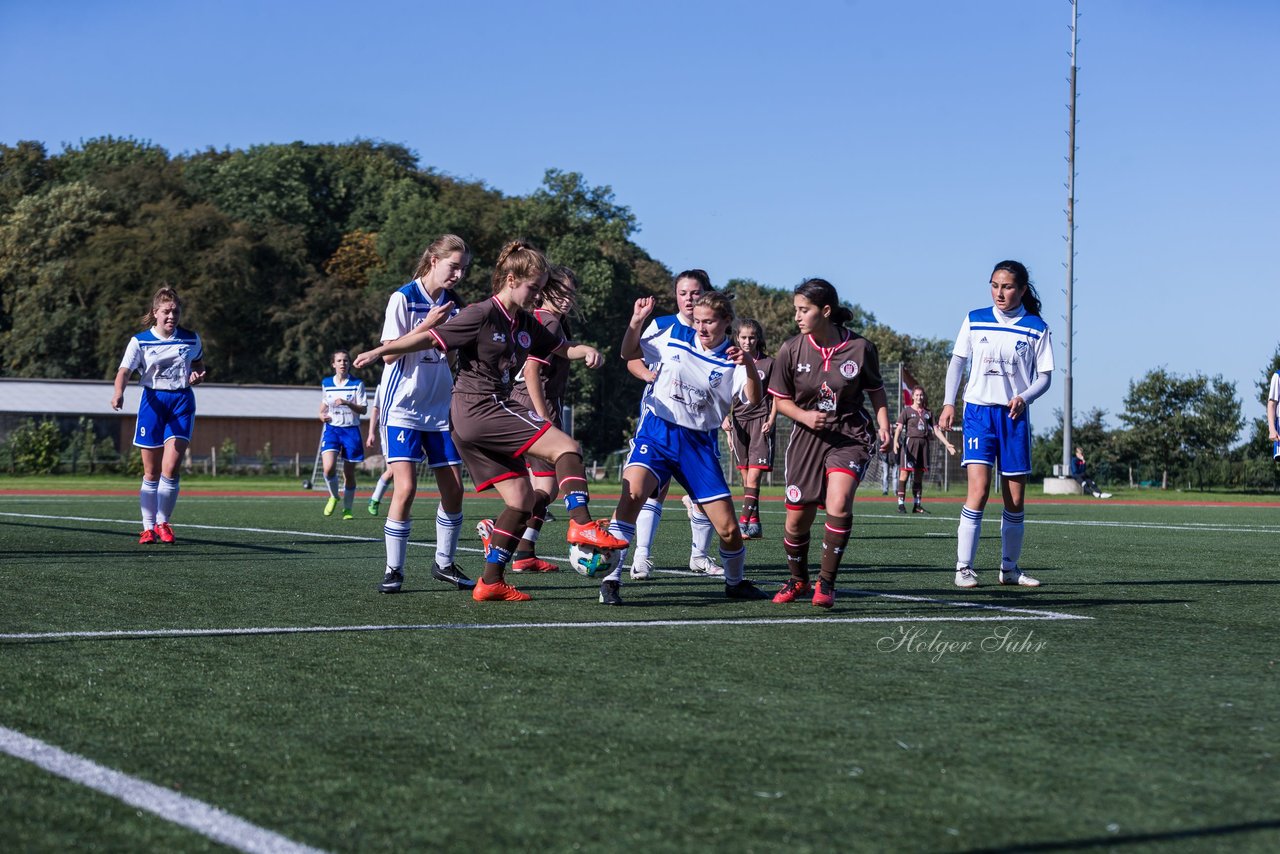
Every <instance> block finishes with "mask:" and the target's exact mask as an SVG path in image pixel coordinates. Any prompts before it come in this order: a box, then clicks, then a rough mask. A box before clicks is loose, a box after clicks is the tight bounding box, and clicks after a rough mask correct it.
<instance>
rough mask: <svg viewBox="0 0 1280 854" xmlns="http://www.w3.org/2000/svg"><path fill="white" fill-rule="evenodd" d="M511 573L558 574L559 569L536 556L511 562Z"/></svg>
mask: <svg viewBox="0 0 1280 854" xmlns="http://www.w3.org/2000/svg"><path fill="white" fill-rule="evenodd" d="M511 571H512V572H559V571H560V567H558V566H556V565H555V564H554V563H552V562H551V561H547V560H543V559H542V558H540V557H537V556H536V555H535V556H534V557H527V558H524V559H523V560H515V561H512V562H511Z"/></svg>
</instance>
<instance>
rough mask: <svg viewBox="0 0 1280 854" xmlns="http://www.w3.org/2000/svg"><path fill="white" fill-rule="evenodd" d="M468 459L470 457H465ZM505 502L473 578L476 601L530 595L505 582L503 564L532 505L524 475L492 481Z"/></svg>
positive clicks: (522, 598) (520, 599)
mask: <svg viewBox="0 0 1280 854" xmlns="http://www.w3.org/2000/svg"><path fill="white" fill-rule="evenodd" d="M468 459H470V458H468ZM493 486H494V488H495V489H497V490H498V494H499V495H500V496H501V497H502V502H503V504H504V505H505V506H504V507H503V508H502V512H500V513H499V514H498V518H497V519H495V520H494V523H493V532H492V534H491V535H490V540H489V549H488V551H487V552H486V554H485V557H484V575H483V576H482V577H481V579H480V580H479V581H478V582H476V586H475V589H474V590H473V591H472V592H471V598H473V599H475V600H476V601H477V602H496V601H504V602H524V601H527V600H529V599H530V598H532V597H530V596H529V594H527V593H522V592H520V591H519V590H517V589H516V588H514V587H512V586H511V585H509V584H507V582H506V578H505V575H506V570H507V564H508V563H510V562H511V556H512V554H513V553H514V551H515V547H516V543H518V542H519V541H520V533H519V532H520V531H523V530H524V528H525V525H526V523H527V522H528V520H529V513H530V512H531V510H532V507H533V488H532V486H530V484H529V479H528V478H527V477H523V476H519V477H509V478H506V479H505V480H498V481H495V482H494V483H493Z"/></svg>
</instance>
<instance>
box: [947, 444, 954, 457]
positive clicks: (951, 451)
mask: <svg viewBox="0 0 1280 854" xmlns="http://www.w3.org/2000/svg"><path fill="white" fill-rule="evenodd" d="M947 453H948V454H950V455H951V456H953V457H954V456H955V455H956V446H955V445H953V444H951V443H950V442H948V443H947Z"/></svg>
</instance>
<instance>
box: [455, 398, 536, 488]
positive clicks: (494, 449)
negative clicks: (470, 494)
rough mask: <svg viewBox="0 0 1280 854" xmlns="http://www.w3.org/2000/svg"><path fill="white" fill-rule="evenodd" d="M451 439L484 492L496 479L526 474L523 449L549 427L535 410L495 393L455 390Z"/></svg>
mask: <svg viewBox="0 0 1280 854" xmlns="http://www.w3.org/2000/svg"><path fill="white" fill-rule="evenodd" d="M449 421H450V424H451V426H452V428H453V443H454V445H456V446H457V447H458V453H459V454H461V455H462V462H463V463H465V464H466V466H467V471H468V472H469V473H470V474H471V481H472V483H474V484H475V487H476V492H483V491H484V490H486V489H488V488H490V487H491V486H493V485H494V484H495V483H497V482H498V481H502V480H508V479H510V478H513V477H526V476H527V470H526V468H525V464H524V453H525V451H527V450H529V446H530V445H532V444H533V443H534V442H536V441H537V440H538V438H539V437H540V436H541V435H542V434H543V433H545V432H547V431H548V430H550V429H551V424H550V423H549V422H547V421H543V420H542V417H541V416H540V415H538V414H537V413H536V412H531V411H530V410H529V409H527V408H525V407H522V406H520V405H519V404H518V403H515V402H514V401H511V400H503V399H502V398H499V397H498V396H497V395H492V394H489V395H478V394H459V393H457V392H454V395H453V403H452V404H450V407H449Z"/></svg>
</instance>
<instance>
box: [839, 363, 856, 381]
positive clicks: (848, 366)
mask: <svg viewBox="0 0 1280 854" xmlns="http://www.w3.org/2000/svg"><path fill="white" fill-rule="evenodd" d="M857 375H858V363H857V362H855V361H853V360H852V359H850V360H849V361H847V362H845V363H844V364H843V365H841V366H840V376H842V377H844V378H845V379H847V380H851V379H853V378H854V377H856V376H857Z"/></svg>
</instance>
